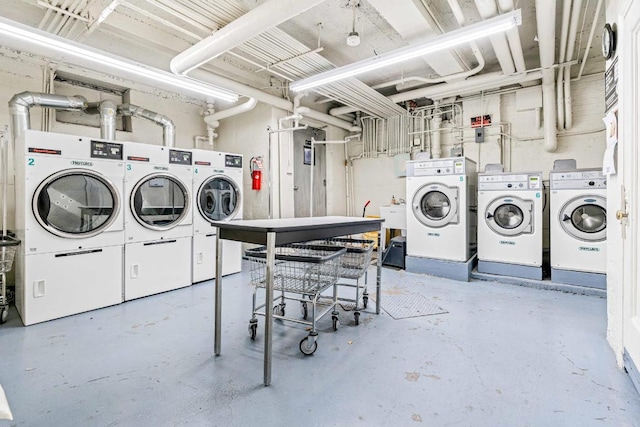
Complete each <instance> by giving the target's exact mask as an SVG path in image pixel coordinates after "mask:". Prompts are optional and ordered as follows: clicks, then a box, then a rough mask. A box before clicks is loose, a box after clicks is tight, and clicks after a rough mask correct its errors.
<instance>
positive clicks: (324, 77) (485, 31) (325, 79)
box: [290, 9, 522, 92]
mask: <svg viewBox="0 0 640 427" xmlns="http://www.w3.org/2000/svg"><path fill="white" fill-rule="evenodd" d="M521 23H522V14H521V12H520V9H517V10H514V11H513V12H509V13H505V14H503V15H499V16H496V17H493V18H490V19H486V20H484V21H482V22H479V23H477V24H473V25H468V26H466V27H462V28H460V29H457V30H454V31H451V32H448V33H445V34H442V35H440V36H438V37H436V38H434V39H431V40H429V41H427V42H425V43H421V44H415V45H411V46H406V47H403V48H400V49H397V50H393V51H391V52H387V53H383V54H381V55H378V56H374V57H373V58H367V59H363V60H362V61H358V62H354V63H353V64H349V65H345V66H344V67H339V68H335V69H333V70H329V71H325V72H323V73H319V74H316V75H315V76H311V77H307V78H306V79H301V80H298V81H295V82H292V83H291V84H290V88H291V90H293V91H296V92H301V91H305V90H307V89H311V88H314V87H318V86H322V85H325V84H327V83H331V82H335V81H337V80H342V79H346V78H348V77H353V76H356V75H358V74H362V73H366V72H368V71H373V70H377V69H379V68H383V67H387V66H389V65H393V64H397V63H399V62H402V61H407V60H409V59H413V58H417V57H420V56H424V55H429V54H432V53H435V52H440V51H442V50H446V49H450V48H452V47H454V46H458V45H460V44H464V43H468V42H471V41H474V40H478V39H481V38H483V37H488V36H491V35H494V34H498V33H502V32H505V31H507V30H510V29H512V28H515V27H517V26H518V25H520V24H521Z"/></svg>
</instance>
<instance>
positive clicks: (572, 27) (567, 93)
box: [564, 0, 582, 129]
mask: <svg viewBox="0 0 640 427" xmlns="http://www.w3.org/2000/svg"><path fill="white" fill-rule="evenodd" d="M581 10H582V0H574V1H573V6H572V7H571V23H570V24H569V38H568V40H567V60H569V61H571V60H572V59H573V52H574V50H575V45H576V36H577V35H578V22H579V21H580V11H581ZM572 126H573V111H572V106H571V62H569V65H567V66H566V67H565V68H564V128H565V129H571V127H572Z"/></svg>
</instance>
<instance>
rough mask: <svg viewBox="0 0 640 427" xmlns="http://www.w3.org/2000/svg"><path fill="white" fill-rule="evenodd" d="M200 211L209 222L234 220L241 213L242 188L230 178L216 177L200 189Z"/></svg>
mask: <svg viewBox="0 0 640 427" xmlns="http://www.w3.org/2000/svg"><path fill="white" fill-rule="evenodd" d="M197 200H198V211H199V212H200V215H202V217H203V218H204V219H206V220H207V221H209V222H213V221H223V220H228V219H233V218H234V217H236V216H237V215H238V212H239V211H240V200H241V198H240V187H238V185H237V184H236V183H235V182H234V181H233V180H232V179H230V178H229V177H227V176H224V175H214V176H211V177H209V178H208V179H207V180H206V181H204V182H203V183H202V185H201V186H200V188H199V189H198V196H197Z"/></svg>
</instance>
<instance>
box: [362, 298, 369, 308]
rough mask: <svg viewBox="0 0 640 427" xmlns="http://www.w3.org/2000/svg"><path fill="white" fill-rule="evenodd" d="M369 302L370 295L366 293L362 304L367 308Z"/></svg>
mask: <svg viewBox="0 0 640 427" xmlns="http://www.w3.org/2000/svg"><path fill="white" fill-rule="evenodd" d="M367 303H369V297H368V296H366V295H365V296H363V297H362V306H363V307H364V308H367Z"/></svg>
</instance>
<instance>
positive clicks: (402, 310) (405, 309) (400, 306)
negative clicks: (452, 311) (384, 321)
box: [382, 294, 448, 320]
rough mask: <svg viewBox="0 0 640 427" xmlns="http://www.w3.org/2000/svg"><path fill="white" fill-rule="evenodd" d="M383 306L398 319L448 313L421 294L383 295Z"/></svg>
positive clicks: (390, 314)
mask: <svg viewBox="0 0 640 427" xmlns="http://www.w3.org/2000/svg"><path fill="white" fill-rule="evenodd" d="M382 308H383V309H384V311H386V312H387V313H388V314H389V316H391V317H393V318H394V319H396V320H398V319H406V318H409V317H420V316H432V315H434V314H446V313H448V311H447V310H445V309H443V308H442V307H439V306H437V305H436V304H434V303H433V302H432V301H430V300H429V299H427V298H425V297H424V296H422V295H420V294H401V295H383V296H382Z"/></svg>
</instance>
